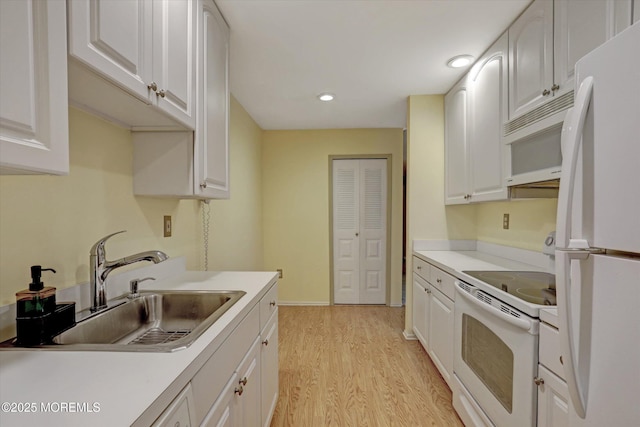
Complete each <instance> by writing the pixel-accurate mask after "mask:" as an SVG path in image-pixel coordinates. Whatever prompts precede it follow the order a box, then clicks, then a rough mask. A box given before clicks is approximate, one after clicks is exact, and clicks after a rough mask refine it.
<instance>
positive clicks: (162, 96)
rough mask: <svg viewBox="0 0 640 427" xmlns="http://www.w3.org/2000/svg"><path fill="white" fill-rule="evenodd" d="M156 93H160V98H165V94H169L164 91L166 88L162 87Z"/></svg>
mask: <svg viewBox="0 0 640 427" xmlns="http://www.w3.org/2000/svg"><path fill="white" fill-rule="evenodd" d="M156 95H158V96H159V97H160V98H164V97H165V96H167V93H166V92H165V91H164V89H161V90H159V91H157V92H156Z"/></svg>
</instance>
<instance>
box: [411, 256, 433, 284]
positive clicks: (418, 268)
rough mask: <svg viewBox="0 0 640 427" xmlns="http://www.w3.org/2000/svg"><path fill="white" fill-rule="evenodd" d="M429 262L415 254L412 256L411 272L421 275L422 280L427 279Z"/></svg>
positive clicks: (429, 269) (429, 267)
mask: <svg viewBox="0 0 640 427" xmlns="http://www.w3.org/2000/svg"><path fill="white" fill-rule="evenodd" d="M431 268H432V267H431V264H429V263H428V262H426V261H424V260H423V259H421V258H418V257H417V256H414V257H413V272H414V273H416V274H417V275H419V276H420V277H422V278H423V279H424V280H426V281H429V280H430V279H429V275H430V274H431V273H430V271H431Z"/></svg>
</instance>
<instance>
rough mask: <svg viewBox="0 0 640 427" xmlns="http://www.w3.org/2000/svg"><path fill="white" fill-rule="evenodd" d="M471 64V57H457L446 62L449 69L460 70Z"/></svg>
mask: <svg viewBox="0 0 640 427" xmlns="http://www.w3.org/2000/svg"><path fill="white" fill-rule="evenodd" d="M472 62H473V56H471V55H458V56H454V57H453V58H451V59H450V60H448V61H447V66H448V67H451V68H462V67H466V66H467V65H469V64H471V63H472Z"/></svg>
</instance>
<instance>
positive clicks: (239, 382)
mask: <svg viewBox="0 0 640 427" xmlns="http://www.w3.org/2000/svg"><path fill="white" fill-rule="evenodd" d="M238 384H242V385H247V377H244V378H243V379H241V380H240V381H238Z"/></svg>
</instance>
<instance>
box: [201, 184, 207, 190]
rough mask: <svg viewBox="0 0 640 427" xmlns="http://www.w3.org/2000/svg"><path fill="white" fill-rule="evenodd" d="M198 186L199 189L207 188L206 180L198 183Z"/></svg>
mask: <svg viewBox="0 0 640 427" xmlns="http://www.w3.org/2000/svg"><path fill="white" fill-rule="evenodd" d="M200 188H201V189H203V190H204V189H205V188H207V183H206V182H203V183H202V184H200Z"/></svg>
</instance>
